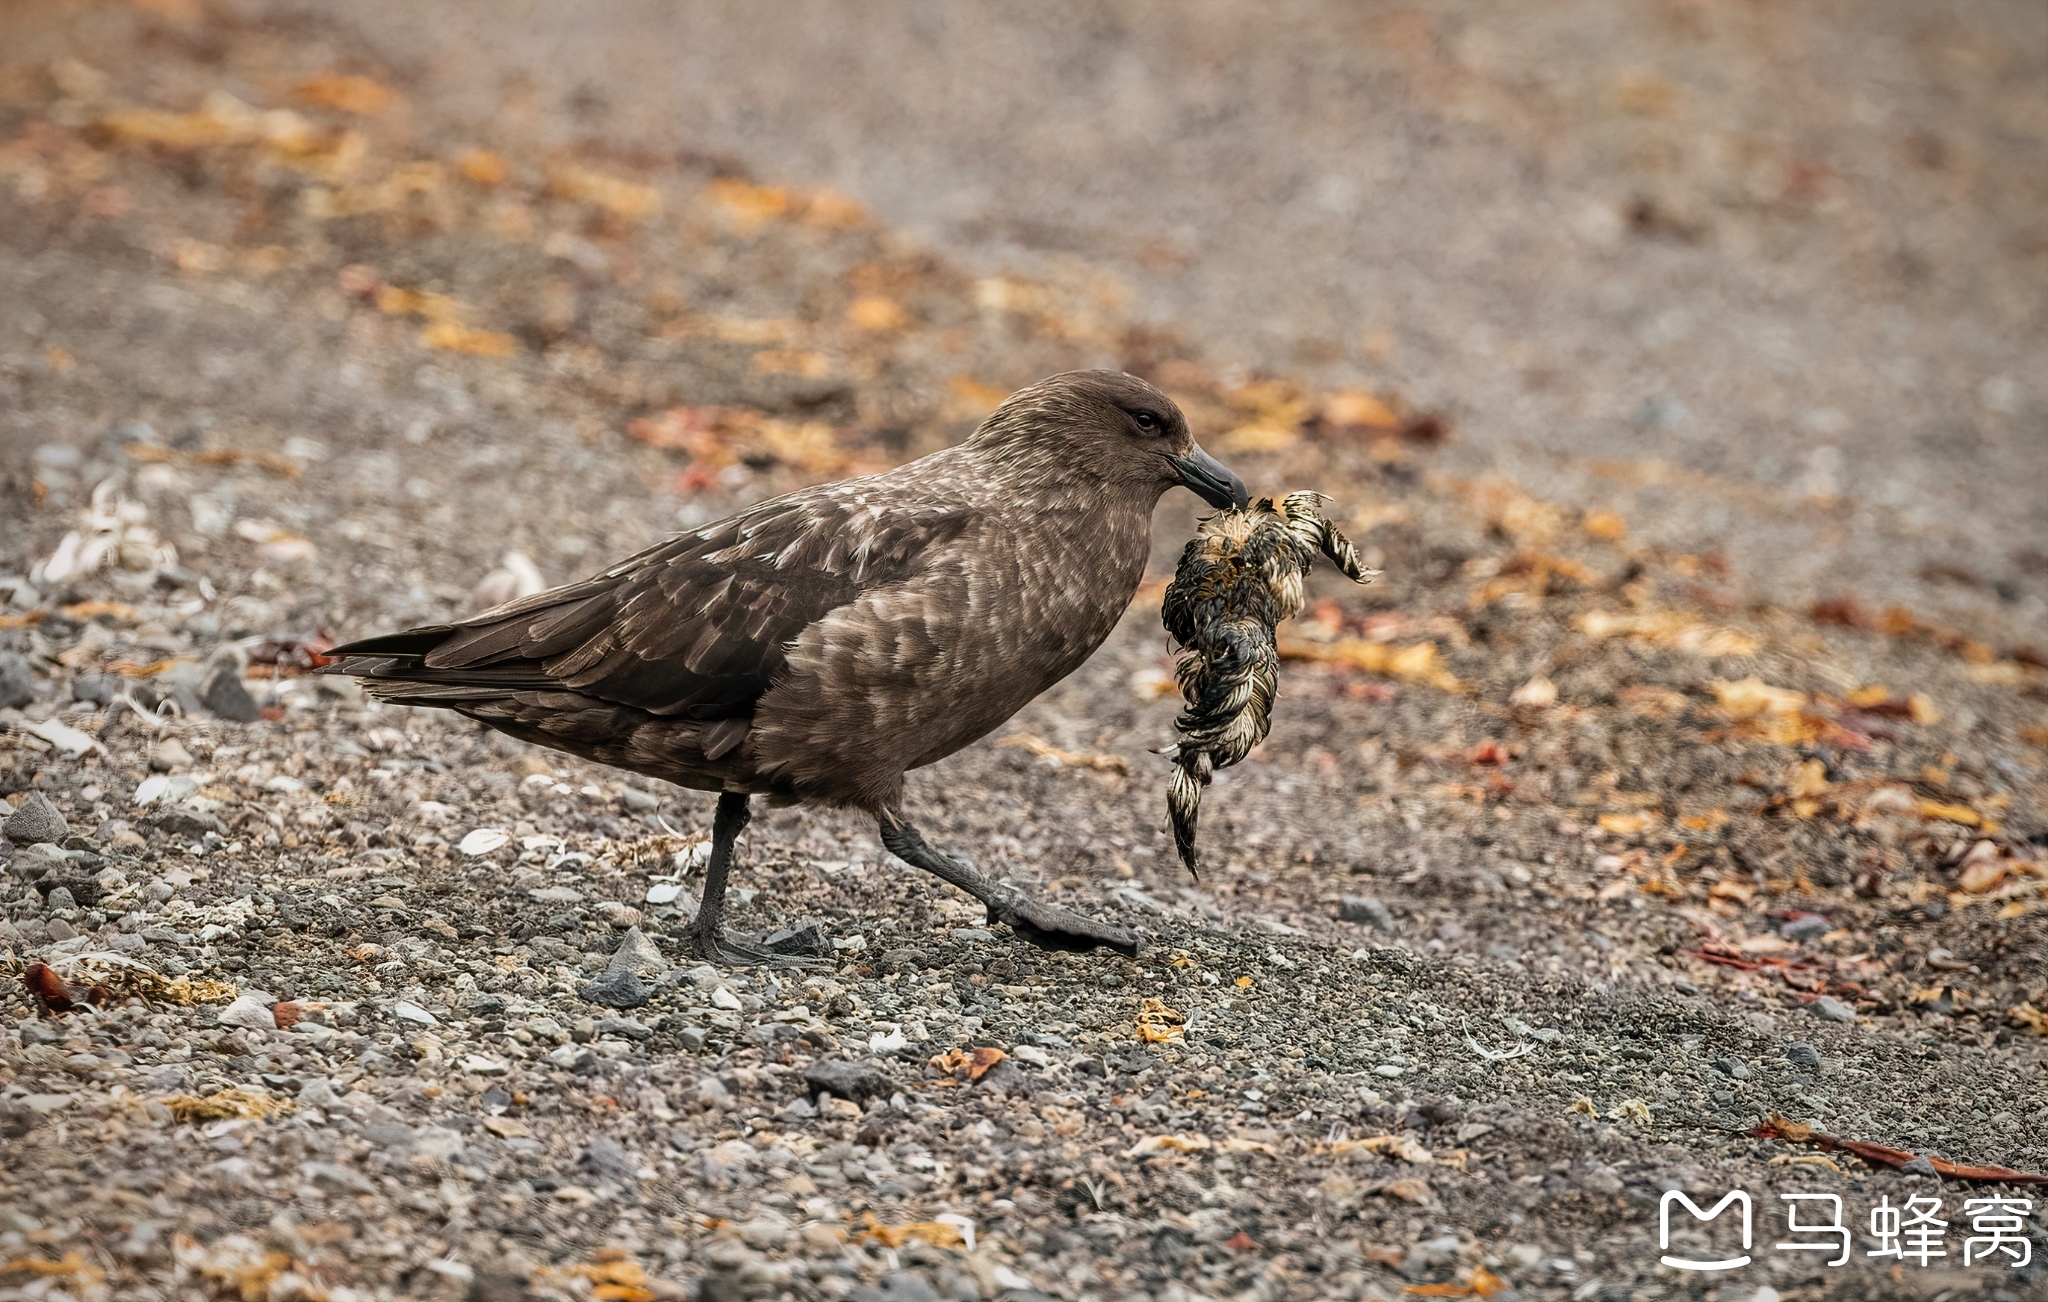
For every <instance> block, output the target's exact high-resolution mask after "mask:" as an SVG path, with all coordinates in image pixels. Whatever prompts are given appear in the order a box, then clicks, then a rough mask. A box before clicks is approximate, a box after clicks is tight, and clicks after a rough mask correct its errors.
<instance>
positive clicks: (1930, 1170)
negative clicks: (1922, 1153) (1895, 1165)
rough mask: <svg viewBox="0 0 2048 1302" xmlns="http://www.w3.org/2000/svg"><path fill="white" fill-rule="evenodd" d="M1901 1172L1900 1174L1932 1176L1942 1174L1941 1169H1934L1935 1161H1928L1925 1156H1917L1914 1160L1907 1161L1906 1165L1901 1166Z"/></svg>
mask: <svg viewBox="0 0 2048 1302" xmlns="http://www.w3.org/2000/svg"><path fill="white" fill-rule="evenodd" d="M1899 1174H1900V1175H1931V1176H1939V1175H1940V1174H1941V1172H1939V1171H1937V1170H1935V1169H1934V1163H1932V1162H1930V1161H1928V1160H1927V1159H1926V1158H1924V1157H1916V1158H1914V1159H1913V1160H1912V1161H1910V1162H1908V1163H1906V1164H1905V1165H1904V1166H1902V1167H1900V1168H1899Z"/></svg>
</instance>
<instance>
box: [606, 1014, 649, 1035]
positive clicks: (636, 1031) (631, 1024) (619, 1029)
mask: <svg viewBox="0 0 2048 1302" xmlns="http://www.w3.org/2000/svg"><path fill="white" fill-rule="evenodd" d="M595 1029H596V1031H597V1036H598V1038H599V1039H601V1040H644V1039H646V1038H647V1037H649V1036H650V1035H653V1034H654V1028H653V1027H651V1026H648V1025H646V1024H644V1023H641V1022H636V1021H634V1020H633V1019H632V1018H630V1017H600V1018H598V1019H597V1026H596V1028H595Z"/></svg>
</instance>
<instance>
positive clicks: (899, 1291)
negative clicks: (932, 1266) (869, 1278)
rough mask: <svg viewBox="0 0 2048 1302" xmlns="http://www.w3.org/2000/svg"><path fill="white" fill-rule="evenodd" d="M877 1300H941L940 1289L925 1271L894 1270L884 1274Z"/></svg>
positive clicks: (904, 1301)
mask: <svg viewBox="0 0 2048 1302" xmlns="http://www.w3.org/2000/svg"><path fill="white" fill-rule="evenodd" d="M875 1302H939V1291H938V1290H937V1289H935V1288H933V1287H932V1282H931V1281H930V1280H929V1279H926V1278H925V1276H924V1272H923V1271H917V1270H892V1271H890V1272H889V1273H888V1274H886V1275H884V1276H882V1282H881V1287H880V1288H878V1289H876V1291H875Z"/></svg>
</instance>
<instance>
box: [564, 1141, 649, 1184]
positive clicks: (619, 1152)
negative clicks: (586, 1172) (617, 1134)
mask: <svg viewBox="0 0 2048 1302" xmlns="http://www.w3.org/2000/svg"><path fill="white" fill-rule="evenodd" d="M578 1161H579V1162H581V1164H582V1165H583V1166H585V1167H588V1168H589V1169H590V1170H592V1171H595V1172H597V1173H598V1174H599V1175H601V1176H604V1177H606V1178H607V1179H612V1180H630V1179H632V1178H633V1177H634V1176H635V1175H636V1174H637V1173H638V1172H639V1170H640V1164H639V1163H637V1162H635V1161H634V1160H633V1159H632V1157H631V1156H630V1155H629V1154H628V1153H627V1152H626V1150H625V1148H624V1146H622V1145H621V1144H620V1143H619V1141H618V1140H616V1139H613V1138H612V1137H611V1136H610V1135H599V1136H598V1137H597V1138H595V1139H593V1140H591V1141H590V1144H589V1146H588V1147H587V1148H585V1149H584V1150H583V1156H582V1157H581V1158H579V1159H578Z"/></svg>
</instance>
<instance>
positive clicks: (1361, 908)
mask: <svg viewBox="0 0 2048 1302" xmlns="http://www.w3.org/2000/svg"><path fill="white" fill-rule="evenodd" d="M1337 920H1338V921H1340V922H1359V923H1363V924H1365V925H1366V926H1368V927H1377V928H1378V929H1379V930H1381V931H1392V930H1394V914H1393V912H1392V910H1390V909H1388V908H1387V906H1386V905H1384V904H1382V903H1380V902H1379V901H1378V900H1376V899H1374V898H1373V897H1372V896H1370V895H1346V896H1345V897H1344V898H1343V899H1342V900H1340V901H1338V903H1337Z"/></svg>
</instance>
